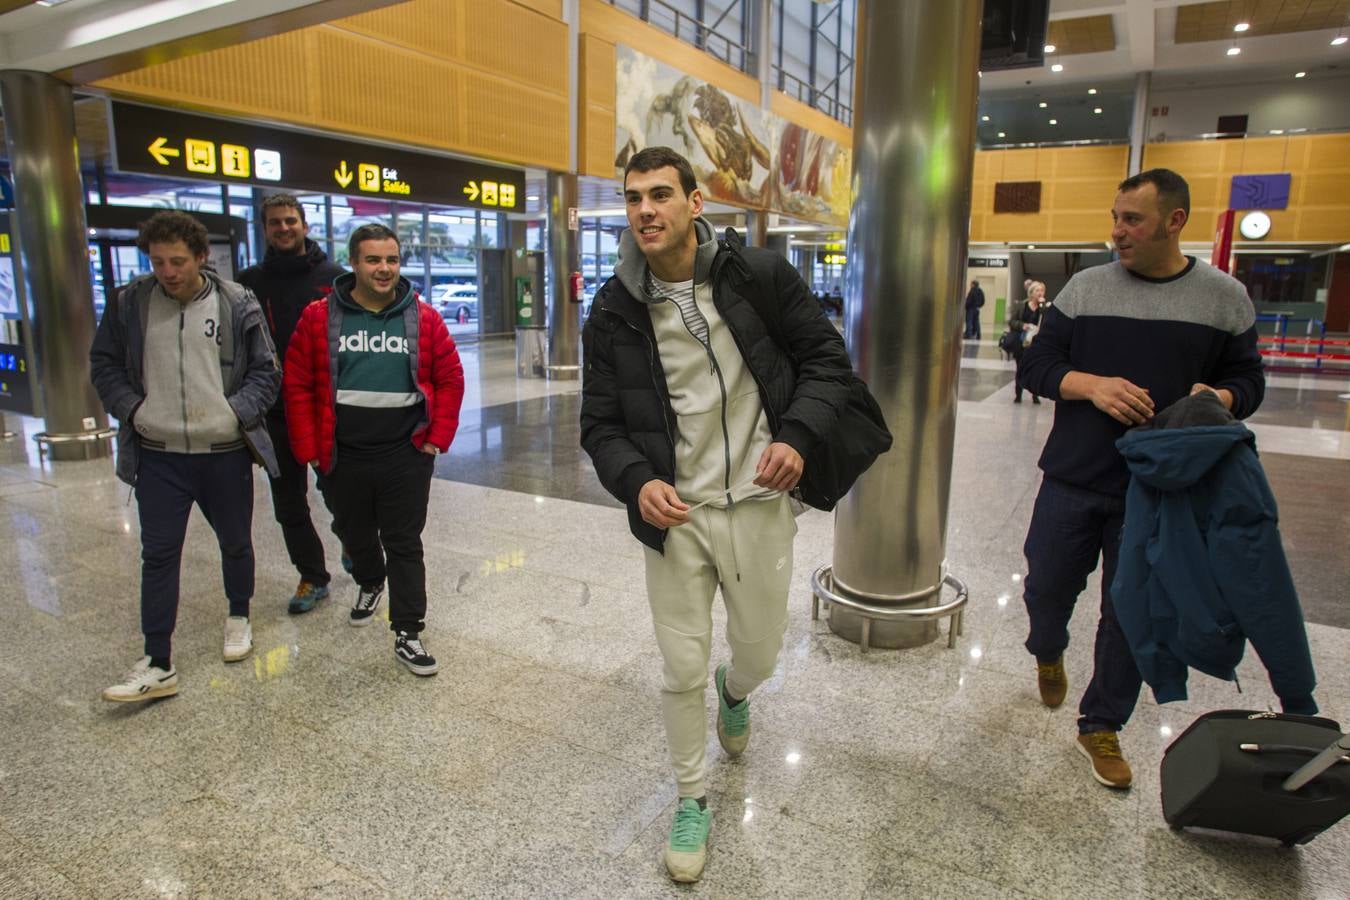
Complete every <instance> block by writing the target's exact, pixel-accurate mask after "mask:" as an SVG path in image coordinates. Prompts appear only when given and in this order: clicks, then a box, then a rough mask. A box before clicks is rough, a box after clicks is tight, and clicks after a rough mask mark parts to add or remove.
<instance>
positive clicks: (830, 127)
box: [769, 91, 853, 147]
mask: <svg viewBox="0 0 1350 900" xmlns="http://www.w3.org/2000/svg"><path fill="white" fill-rule="evenodd" d="M769 111H770V112H772V113H775V114H777V115H780V116H782V117H783V118H784V119H787V120H788V121H789V122H796V123H797V124H798V125H800V126H802V127H803V128H806V129H809V130H810V131H814V132H815V133H816V134H819V135H823V136H824V137H827V138H829V139H830V140H832V141H834V142H835V143H837V144H840V145H841V146H844V147H852V146H853V129H852V128H849V127H848V126H847V125H845V124H844V123H843V122H840V121H839V120H838V119H836V118H834V117H832V116H827V115H825V113H823V112H821V111H820V110H818V109H814V108H813V107H810V106H807V105H806V104H805V103H799V102H798V101H796V100H793V99H792V98H791V97H789V96H788V95H787V94H784V93H781V92H779V91H772V92H770V94H769Z"/></svg>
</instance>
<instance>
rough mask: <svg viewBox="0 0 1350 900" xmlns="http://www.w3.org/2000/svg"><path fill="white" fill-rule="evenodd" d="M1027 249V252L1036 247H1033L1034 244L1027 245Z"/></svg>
mask: <svg viewBox="0 0 1350 900" xmlns="http://www.w3.org/2000/svg"><path fill="white" fill-rule="evenodd" d="M1027 249H1028V250H1035V249H1036V245H1035V244H1027Z"/></svg>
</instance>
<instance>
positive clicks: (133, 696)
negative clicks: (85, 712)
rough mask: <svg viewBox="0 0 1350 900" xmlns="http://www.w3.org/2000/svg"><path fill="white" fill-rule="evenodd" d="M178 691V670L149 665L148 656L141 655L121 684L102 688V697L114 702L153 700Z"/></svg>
mask: <svg viewBox="0 0 1350 900" xmlns="http://www.w3.org/2000/svg"><path fill="white" fill-rule="evenodd" d="M176 693H178V672H177V670H175V669H174V668H173V667H172V666H170V667H169V671H167V672H166V671H164V670H163V669H160V668H156V667H155V666H152V665H150V657H148V656H146V657H142V659H141V661H140V662H138V663H136V665H134V666H132V668H131V674H130V675H128V676H127V677H126V680H125V681H123V682H122V683H121V684H114V685H113V686H112V687H109V688H104V689H103V699H104V700H111V701H112V702H114V703H135V702H137V701H140V700H154V699H155V698H157V697H172V696H173V695H174V694H176Z"/></svg>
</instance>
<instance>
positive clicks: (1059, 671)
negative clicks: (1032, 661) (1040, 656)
mask: <svg viewBox="0 0 1350 900" xmlns="http://www.w3.org/2000/svg"><path fill="white" fill-rule="evenodd" d="M1036 686H1037V687H1039V688H1040V689H1041V702H1042V703H1044V704H1045V705H1046V706H1048V707H1050V708H1051V709H1054V708H1055V707H1057V706H1059V705H1060V704H1061V703H1063V702H1064V695H1065V694H1067V693H1068V692H1069V673H1068V672H1065V671H1064V654H1063V653H1061V654H1060V655H1059V659H1057V660H1055V661H1054V662H1052V663H1043V662H1039V661H1038V662H1037V663H1036Z"/></svg>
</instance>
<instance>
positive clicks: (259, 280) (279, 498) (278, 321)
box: [239, 194, 343, 613]
mask: <svg viewBox="0 0 1350 900" xmlns="http://www.w3.org/2000/svg"><path fill="white" fill-rule="evenodd" d="M259 215H260V216H261V217H262V220H263V230H264V234H265V235H266V239H267V253H266V255H265V256H264V257H263V260H262V263H261V264H259V265H255V266H249V267H248V268H247V269H244V270H243V271H242V272H240V273H239V283H240V284H242V285H244V286H245V287H247V288H248V289H249V290H251V291H253V293H254V295H255V296H256V297H257V298H258V303H259V304H260V305H261V306H262V310H263V316H264V317H265V318H266V319H267V327H268V330H270V331H271V332H272V340H273V341H274V342H275V343H276V345H277V359H278V360H284V359H285V358H286V347H287V345H289V344H290V341H291V334H292V333H293V332H294V331H295V325H296V323H297V322H299V321H300V314H301V313H302V312H304V311H305V307H306V306H308V305H309V304H310V303H312V302H313V301H315V300H320V299H322V298H324V297H326V296H328V292H329V291H331V290H332V289H333V279H334V278H336V277H337V276H339V275H341V274H342V272H343V269H342V267H341V266H339V265H338V264H337V263H334V262H330V261H329V259H328V255H327V254H326V253H324V252H323V250H321V249H319V245H318V244H316V243H314V241H312V240H310V239H309V238H308V237H307V235H308V234H309V224H308V223H307V222H306V221H305V209H304V207H303V206H301V205H300V201H299V200H298V199H296V198H295V197H294V196H292V195H290V194H273V195H272V196H270V197H266V198H264V200H263V202H262V210H261V211H260V213H259ZM267 430H268V432H269V433H270V434H271V435H272V443H273V445H274V446H275V447H276V448H277V462H278V465H279V466H280V468H281V476H280V477H278V478H273V479H272V511H273V513H274V514H275V516H276V520H277V524H279V525H280V526H281V534H282V537H283V538H284V539H285V541H286V552H287V554H289V555H290V558H291V563H292V564H293V565H294V566H295V568H296V569H297V570H298V571H299V573H300V584H299V585H298V586H297V587H296V589H295V594H294V595H293V596H292V597H291V599H290V603H289V606H288V609H289V611H290V612H291V613H303V612H309V611H310V610H311V609H313V608H314V606H315V605H316V604H317V603H318V602H319V601H320V600H322V599H323V598H325V597H327V596H328V582H329V581H330V580H331V578H330V576H329V574H328V566H327V565H326V564H325V561H324V549H323V541H321V540H320V539H319V534H318V532H317V531H315V530H314V523H313V522H312V521H311V520H310V517H309V501H308V500H307V499H306V498H307V495H308V493H309V472H308V469H307V467H305V466H302V465H300V464H299V463H297V462H296V461H295V457H293V456H292V455H291V452H290V446H291V442H290V437H289V435H288V434H287V432H286V411H285V408H284V406H283V404H282V399H281V395H280V393H278V395H277V400H276V403H275V404H274V405H273V406H272V408H271V409H270V410H269V411H268V413H267Z"/></svg>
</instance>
